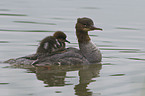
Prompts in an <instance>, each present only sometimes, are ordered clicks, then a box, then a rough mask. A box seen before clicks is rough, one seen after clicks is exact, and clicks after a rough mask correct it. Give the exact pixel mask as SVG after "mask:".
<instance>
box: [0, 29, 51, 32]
mask: <svg viewBox="0 0 145 96" xmlns="http://www.w3.org/2000/svg"><path fill="white" fill-rule="evenodd" d="M0 31H8V32H54V31H49V30H7V29H0Z"/></svg>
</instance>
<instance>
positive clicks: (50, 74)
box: [12, 64, 102, 96]
mask: <svg viewBox="0 0 145 96" xmlns="http://www.w3.org/2000/svg"><path fill="white" fill-rule="evenodd" d="M12 67H13V68H25V69H27V72H28V73H35V74H36V77H37V79H38V80H41V81H43V83H44V84H45V87H56V86H57V87H58V86H59V87H61V86H62V87H63V86H67V85H74V84H73V83H71V82H70V81H66V80H65V79H66V78H76V77H74V76H66V74H67V72H71V71H78V75H79V83H78V84H77V85H75V86H74V91H75V95H77V96H93V95H92V94H93V92H92V91H91V90H90V89H89V88H87V87H88V85H89V84H90V83H91V82H95V80H92V79H93V78H96V77H99V76H100V75H99V74H100V70H101V69H102V64H92V65H84V66H83V65H81V66H80V65H72V66H66V65H65V66H43V67H33V66H30V65H14V66H12ZM56 93H61V92H56Z"/></svg>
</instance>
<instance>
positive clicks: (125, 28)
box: [115, 27, 140, 30]
mask: <svg viewBox="0 0 145 96" xmlns="http://www.w3.org/2000/svg"><path fill="white" fill-rule="evenodd" d="M115 29H124V30H140V29H137V28H127V27H116V28H115Z"/></svg>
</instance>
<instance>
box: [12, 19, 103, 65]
mask: <svg viewBox="0 0 145 96" xmlns="http://www.w3.org/2000/svg"><path fill="white" fill-rule="evenodd" d="M75 28H76V36H77V39H78V44H79V49H77V48H71V47H69V48H66V49H64V50H65V52H61V53H55V54H53V55H51V56H50V55H48V56H43V58H38V59H37V60H33V61H32V60H29V59H27V60H26V59H25V60H23V59H22V58H20V59H15V61H13V63H15V64H19V63H20V62H21V61H25V62H23V63H26V64H33V65H37V66H43V65H74V64H91V63H99V62H101V60H102V54H101V52H100V50H99V48H97V47H96V46H95V45H94V44H93V43H92V42H91V39H90V37H89V35H88V31H92V30H101V31H102V29H101V28H97V27H95V26H94V23H93V21H92V20H91V19H90V18H86V17H83V18H78V19H77V23H76V26H75ZM21 59H22V60H21ZM17 61H19V62H17ZM28 61H30V63H28Z"/></svg>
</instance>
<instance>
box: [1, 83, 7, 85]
mask: <svg viewBox="0 0 145 96" xmlns="http://www.w3.org/2000/svg"><path fill="white" fill-rule="evenodd" d="M6 84H9V83H0V85H6Z"/></svg>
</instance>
